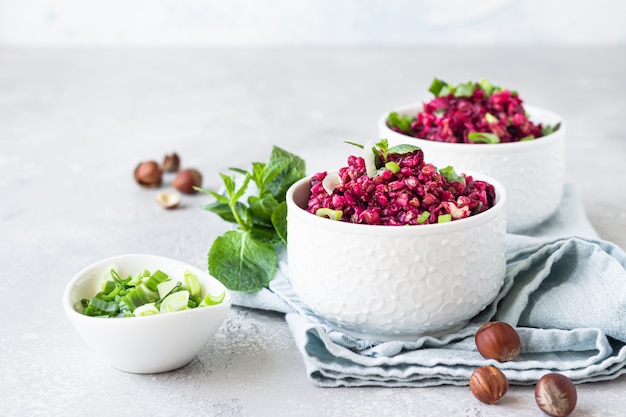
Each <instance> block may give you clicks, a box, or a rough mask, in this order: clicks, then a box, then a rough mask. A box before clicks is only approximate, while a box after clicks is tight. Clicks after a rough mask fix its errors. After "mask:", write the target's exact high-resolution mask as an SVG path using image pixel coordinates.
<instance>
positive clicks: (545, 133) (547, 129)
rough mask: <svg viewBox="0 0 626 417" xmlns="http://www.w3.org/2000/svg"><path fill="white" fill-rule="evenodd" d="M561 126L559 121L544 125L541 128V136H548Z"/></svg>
mask: <svg viewBox="0 0 626 417" xmlns="http://www.w3.org/2000/svg"><path fill="white" fill-rule="evenodd" d="M560 127H561V123H560V122H559V123H557V124H555V125H554V126H549V125H545V126H543V127H542V128H541V136H548V135H549V134H551V133H554V132H556V131H557V130H559V128H560Z"/></svg>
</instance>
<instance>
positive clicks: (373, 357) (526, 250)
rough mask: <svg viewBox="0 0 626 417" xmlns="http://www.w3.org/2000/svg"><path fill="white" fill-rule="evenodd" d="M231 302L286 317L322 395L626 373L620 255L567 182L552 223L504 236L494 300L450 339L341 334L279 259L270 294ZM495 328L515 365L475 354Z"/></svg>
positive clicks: (625, 271) (625, 282)
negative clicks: (506, 334)
mask: <svg viewBox="0 0 626 417" xmlns="http://www.w3.org/2000/svg"><path fill="white" fill-rule="evenodd" d="M283 259H284V257H283ZM235 303H236V304H239V305H242V306H247V307H252V308H262V309H268V310H274V311H280V312H284V313H286V319H287V322H288V324H289V327H290V329H291V332H292V333H293V336H294V340H295V343H296V345H297V347H298V349H299V350H300V352H301V353H302V356H303V358H304V363H305V365H306V370H307V373H308V377H309V378H310V380H311V381H312V382H313V383H315V384H317V385H319V386H322V387H339V386H368V385H369V386H388V387H401V386H402V387H425V386H434V385H443V384H451V385H467V384H468V382H469V377H470V375H471V374H472V372H473V371H474V369H475V368H477V367H479V366H483V365H487V364H495V365H497V366H498V368H499V369H501V370H502V371H503V372H504V373H505V375H506V376H507V377H508V379H509V382H510V383H511V384H517V385H527V384H534V383H535V382H536V381H537V380H538V379H539V378H540V377H541V376H542V375H544V374H545V373H547V372H560V373H562V374H564V375H566V376H568V377H569V378H570V379H571V380H572V381H574V382H576V383H582V382H590V381H604V380H610V379H614V378H616V377H617V376H619V375H621V374H623V373H625V372H626V254H625V253H624V252H623V251H622V250H621V249H620V248H618V247H617V246H616V245H614V244H611V243H609V242H605V241H602V240H600V239H599V238H598V236H597V234H596V232H595V230H594V229H593V227H592V226H591V224H590V223H589V221H588V220H587V218H586V215H585V212H584V209H583V207H582V204H581V202H580V199H579V198H578V195H577V192H576V189H575V188H574V187H573V186H572V185H569V184H568V185H567V186H566V187H565V191H564V195H563V200H562V202H561V206H560V208H559V210H558V212H557V213H556V214H555V215H554V216H553V217H552V218H551V219H549V220H548V221H546V222H545V223H544V224H542V225H541V226H539V227H537V228H535V229H533V230H530V231H528V232H527V233H525V234H523V235H522V234H509V235H508V236H507V268H506V276H505V281H504V285H503V287H502V289H501V291H500V293H499V294H498V296H497V298H496V299H495V301H494V302H493V303H492V304H490V305H489V306H488V307H487V308H486V309H485V310H483V311H482V312H481V313H479V314H478V315H477V316H476V317H474V318H473V319H472V320H471V321H470V323H469V324H468V325H467V326H466V327H464V328H463V329H461V330H459V331H457V332H454V333H451V334H448V335H446V336H443V337H420V338H417V339H416V340H414V341H391V342H388V341H387V342H381V341H377V340H363V339H358V338H355V337H352V336H350V335H348V334H345V333H343V332H342V331H341V330H340V329H337V328H334V327H332V326H331V325H329V324H328V323H326V322H325V321H324V319H323V318H321V317H319V316H317V315H316V314H315V313H314V312H312V311H311V310H310V309H308V308H307V307H306V305H304V304H303V303H302V302H301V301H300V300H299V299H298V297H297V296H296V294H295V293H294V292H293V290H292V288H291V285H290V283H289V278H288V275H287V267H286V262H285V261H281V263H280V265H279V268H278V272H277V273H276V276H275V278H274V279H273V280H272V282H271V284H270V287H269V289H265V290H263V291H260V292H259V293H256V294H237V293H236V294H235ZM492 320H500V321H505V322H508V323H510V324H512V325H513V326H515V327H516V329H517V331H518V333H519V335H520V339H521V342H522V353H521V355H520V356H519V357H518V358H517V359H516V360H514V361H510V362H504V363H498V362H495V361H493V360H486V359H484V358H483V357H482V356H481V355H480V354H479V353H478V351H477V350H476V347H475V344H474V334H475V333H476V330H477V329H478V327H479V326H480V325H481V324H482V323H484V322H487V321H492Z"/></svg>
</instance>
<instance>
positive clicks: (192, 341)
mask: <svg viewBox="0 0 626 417" xmlns="http://www.w3.org/2000/svg"><path fill="white" fill-rule="evenodd" d="M112 266H113V267H114V268H115V269H116V271H117V272H118V273H119V274H120V276H122V277H126V276H128V275H135V274H137V273H139V272H140V271H143V270H144V269H148V270H150V271H151V272H154V271H155V270H157V269H161V270H162V271H163V272H165V273H166V274H168V275H169V276H170V277H171V278H172V279H178V280H180V279H181V278H182V277H183V274H184V271H191V272H192V273H194V274H195V275H196V276H197V277H198V279H199V281H200V285H201V292H202V294H203V295H204V294H206V292H207V291H210V292H211V293H212V294H220V293H221V292H222V291H226V297H225V298H224V300H223V301H222V303H221V304H217V305H214V306H206V307H198V308H194V309H190V310H184V311H179V312H173V313H164V314H158V315H153V316H146V317H125V318H97V317H89V316H85V315H84V314H82V313H81V311H82V305H81V299H83V298H87V299H89V298H91V297H93V296H94V295H96V293H97V292H98V291H99V290H100V288H101V285H102V282H103V280H104V276H105V273H106V272H107V271H109V270H110V269H111V267H112ZM179 277H180V278H179ZM230 306H231V295H230V293H229V292H228V291H227V290H226V288H225V287H224V285H222V283H220V282H219V281H218V280H217V279H215V278H213V277H211V276H210V275H209V274H208V273H207V272H204V271H202V270H200V269H198V268H195V267H193V266H191V265H188V264H185V263H183V262H180V261H177V260H174V259H169V258H165V257H161V256H156V255H144V254H131V255H121V256H115V257H111V258H107V259H103V260H101V261H98V262H96V263H94V264H92V265H89V266H88V267H86V268H85V269H83V270H82V271H80V272H79V273H77V274H76V275H75V276H74V277H73V278H72V279H71V281H70V282H69V283H68V284H67V287H66V288H65V292H64V294H63V308H64V309H65V312H66V314H67V317H68V318H69V320H70V322H71V323H72V325H73V326H74V328H75V329H76V331H77V332H78V333H79V334H80V336H81V337H82V338H83V340H84V341H85V342H86V343H87V344H88V345H89V346H90V347H91V348H92V349H93V350H94V351H95V352H96V354H97V355H99V356H100V357H101V358H102V359H104V360H105V361H106V362H108V363H110V364H111V365H112V366H113V367H115V368H117V369H120V370H122V371H126V372H132V373H140V374H145V373H157V372H166V371H171V370H174V369H177V368H180V367H181V366H183V365H185V364H187V363H188V362H189V361H191V360H192V359H193V358H194V356H196V355H197V354H198V353H199V352H200V351H201V350H202V348H204V346H206V344H207V343H208V342H209V340H210V339H211V337H213V335H214V334H215V333H216V332H217V330H218V329H219V327H220V326H221V324H222V322H223V321H224V319H225V318H226V314H227V313H228V310H229V309H230Z"/></svg>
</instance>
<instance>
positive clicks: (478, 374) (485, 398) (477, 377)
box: [469, 365, 509, 404]
mask: <svg viewBox="0 0 626 417" xmlns="http://www.w3.org/2000/svg"><path fill="white" fill-rule="evenodd" d="M469 386H470V390H471V391H472V394H474V397H476V399H478V400H479V401H481V402H484V403H486V404H495V403H497V402H498V400H499V399H500V398H502V396H503V395H504V394H506V392H507V391H508V389H509V380H508V379H507V378H506V375H504V374H503V373H502V371H501V370H499V369H498V368H496V367H495V366H492V365H489V366H481V367H480V368H476V370H474V372H473V373H472V375H471V376H470V380H469Z"/></svg>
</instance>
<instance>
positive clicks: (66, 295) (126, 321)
mask: <svg viewBox="0 0 626 417" xmlns="http://www.w3.org/2000/svg"><path fill="white" fill-rule="evenodd" d="M134 257H147V258H152V259H153V260H156V261H164V262H173V263H177V264H180V265H184V266H185V268H187V269H189V270H191V271H192V272H194V273H195V274H196V275H204V276H205V277H206V278H208V279H209V281H215V283H216V284H218V286H219V287H223V289H224V291H225V297H224V300H222V302H221V303H219V304H215V305H211V306H205V307H202V308H192V309H188V310H183V311H176V312H172V313H167V314H155V315H151V316H142V317H123V318H120V319H115V318H114V319H112V320H107V319H106V318H102V317H92V316H86V315H84V314H82V313H81V312H79V311H77V310H76V308H75V307H74V304H73V303H72V300H71V295H72V291H73V290H74V287H75V286H76V284H77V283H78V282H79V281H80V280H81V279H84V276H85V275H86V274H87V273H89V272H90V271H92V270H94V269H96V268H98V267H100V266H105V265H109V264H111V263H115V262H117V261H119V260H123V259H127V258H134ZM98 279H101V278H98ZM94 295H95V294H94ZM231 304H232V296H231V294H230V292H229V290H228V289H227V288H226V286H224V284H222V283H221V282H220V281H219V280H217V279H216V278H215V277H213V276H211V275H209V273H208V272H205V271H202V270H201V269H200V268H197V267H195V266H193V265H190V264H188V263H186V262H183V261H179V260H177V259H174V258H168V257H166V256H161V255H153V254H147V253H129V254H123V255H113V256H110V257H107V258H104V259H100V260H98V261H95V262H92V263H91V264H89V265H87V266H86V267H84V268H83V269H81V270H80V271H78V272H77V273H76V274H74V276H73V277H72V278H71V279H70V281H69V282H68V283H67V284H66V286H65V289H64V291H63V308H64V310H65V312H66V314H68V315H69V316H71V317H72V318H74V319H77V320H98V323H103V325H105V324H104V323H111V324H110V325H118V326H119V325H132V324H133V323H138V322H143V323H146V322H149V321H151V320H173V319H176V316H178V318H180V316H181V315H183V314H187V315H193V314H200V313H206V312H208V311H211V310H214V309H218V308H224V307H226V308H230V306H231Z"/></svg>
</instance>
